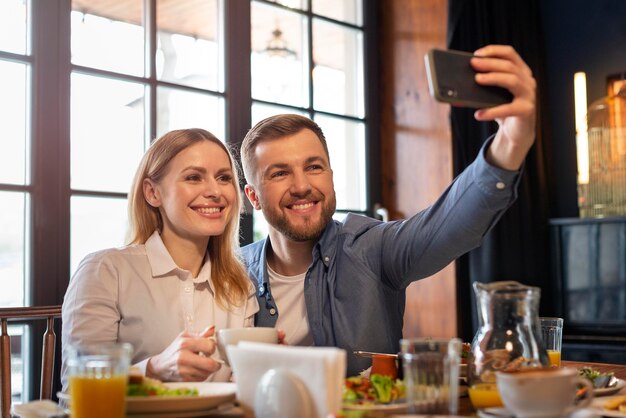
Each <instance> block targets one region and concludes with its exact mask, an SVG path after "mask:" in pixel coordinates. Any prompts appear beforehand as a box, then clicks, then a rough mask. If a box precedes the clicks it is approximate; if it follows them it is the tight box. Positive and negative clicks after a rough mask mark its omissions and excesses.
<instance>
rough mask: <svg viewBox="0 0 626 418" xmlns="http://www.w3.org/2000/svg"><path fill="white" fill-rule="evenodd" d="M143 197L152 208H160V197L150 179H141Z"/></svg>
mask: <svg viewBox="0 0 626 418" xmlns="http://www.w3.org/2000/svg"><path fill="white" fill-rule="evenodd" d="M143 197H144V199H146V202H148V204H149V205H150V206H152V207H155V208H158V207H159V206H161V195H160V193H159V190H158V189H157V187H156V184H154V183H153V182H152V180H150V179H143Z"/></svg>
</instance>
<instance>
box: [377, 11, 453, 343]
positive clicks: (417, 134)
mask: <svg viewBox="0 0 626 418" xmlns="http://www.w3.org/2000/svg"><path fill="white" fill-rule="evenodd" d="M381 15H382V24H381V26H382V27H381V29H382V30H381V33H382V35H381V62H382V64H381V85H382V86H383V88H382V89H381V112H382V113H381V138H382V140H381V158H382V161H381V172H382V198H383V202H382V203H383V205H384V206H385V207H386V208H388V209H389V213H390V217H391V219H402V218H405V217H407V216H410V215H412V214H414V213H416V212H418V211H420V210H422V209H424V208H425V207H426V206H428V205H430V204H431V203H433V201H434V200H435V199H436V198H437V197H439V195H440V194H441V192H442V191H443V190H444V189H445V188H446V187H447V186H448V184H449V183H450V181H451V180H452V147H451V134H450V126H449V112H450V108H449V106H448V105H444V104H440V103H437V102H435V101H434V99H432V98H431V96H430V95H429V93H428V84H427V79H426V70H425V67H424V54H425V53H426V52H427V51H428V50H429V49H431V48H435V47H438V48H445V45H446V24H447V1H445V0H402V1H398V0H392V1H384V2H381ZM455 287H456V286H455V269H454V265H453V264H452V265H450V266H448V267H446V268H445V269H444V270H442V271H441V272H439V273H437V274H436V275H434V276H432V277H430V278H427V279H424V280H421V281H419V282H417V283H413V284H412V285H411V286H410V287H409V289H408V291H407V306H406V313H405V320H404V321H405V322H404V335H405V336H406V337H416V336H432V337H451V336H455V335H457V323H456V297H455V294H456V293H455Z"/></svg>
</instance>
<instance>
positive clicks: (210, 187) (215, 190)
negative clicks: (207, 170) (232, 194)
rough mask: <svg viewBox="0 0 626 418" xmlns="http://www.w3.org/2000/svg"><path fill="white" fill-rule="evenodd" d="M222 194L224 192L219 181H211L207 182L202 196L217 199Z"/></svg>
mask: <svg viewBox="0 0 626 418" xmlns="http://www.w3.org/2000/svg"><path fill="white" fill-rule="evenodd" d="M221 194H222V191H221V190H220V187H219V185H218V184H217V181H215V180H213V179H209V180H208V181H207V182H206V185H205V187H204V191H203V193H202V195H203V196H204V197H206V198H208V199H217V198H219V197H220V195H221Z"/></svg>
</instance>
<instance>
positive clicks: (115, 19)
mask: <svg viewBox="0 0 626 418" xmlns="http://www.w3.org/2000/svg"><path fill="white" fill-rule="evenodd" d="M142 3H143V1H142V0H117V1H115V2H94V1H90V0H73V1H72V10H73V11H72V28H71V31H72V63H74V64H77V65H83V66H85V67H92V68H98V69H101V70H109V71H115V72H118V73H123V74H132V75H137V76H143V75H144V30H143V26H142V15H143V6H142Z"/></svg>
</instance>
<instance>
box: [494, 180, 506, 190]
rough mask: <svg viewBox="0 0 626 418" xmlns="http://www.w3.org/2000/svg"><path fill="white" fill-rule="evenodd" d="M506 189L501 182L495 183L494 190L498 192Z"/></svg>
mask: <svg viewBox="0 0 626 418" xmlns="http://www.w3.org/2000/svg"><path fill="white" fill-rule="evenodd" d="M505 187H506V184H504V183H503V182H501V181H499V182H497V183H496V189H498V190H502V189H504V188H505Z"/></svg>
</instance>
